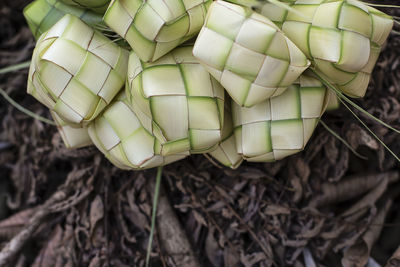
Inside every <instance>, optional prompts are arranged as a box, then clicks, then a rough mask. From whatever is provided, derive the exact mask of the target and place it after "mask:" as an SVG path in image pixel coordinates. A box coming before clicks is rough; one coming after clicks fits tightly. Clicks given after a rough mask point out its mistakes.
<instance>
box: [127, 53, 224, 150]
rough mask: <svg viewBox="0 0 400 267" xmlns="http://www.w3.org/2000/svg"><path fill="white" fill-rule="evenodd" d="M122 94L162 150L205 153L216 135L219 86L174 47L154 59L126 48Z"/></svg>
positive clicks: (219, 126) (220, 97) (219, 121)
mask: <svg viewBox="0 0 400 267" xmlns="http://www.w3.org/2000/svg"><path fill="white" fill-rule="evenodd" d="M126 90H127V96H128V98H129V101H131V102H132V103H133V108H134V110H135V113H136V114H137V116H138V118H139V120H140V122H141V123H142V124H143V126H144V128H145V129H147V130H148V131H149V132H151V133H152V134H153V135H154V136H155V137H156V138H157V139H158V140H159V141H160V142H161V145H162V148H161V154H162V155H164V156H165V155H171V154H174V153H180V152H185V151H190V153H205V152H209V151H211V150H213V149H215V147H216V145H217V144H218V142H219V141H220V140H221V131H222V127H223V115H224V114H223V112H224V89H223V88H222V86H221V85H220V84H219V83H218V82H217V81H216V80H215V79H214V78H212V77H211V76H210V74H209V73H208V72H207V71H206V70H205V69H204V68H203V66H202V65H201V64H200V63H198V61H197V60H196V59H195V58H194V57H193V55H192V46H184V47H179V48H177V49H175V50H173V51H171V52H170V53H168V54H167V55H165V56H164V57H162V58H160V59H159V60H157V61H155V62H153V63H145V62H143V61H140V59H139V58H138V56H137V55H136V54H135V53H134V52H131V54H130V57H129V64H128V82H127V85H126Z"/></svg>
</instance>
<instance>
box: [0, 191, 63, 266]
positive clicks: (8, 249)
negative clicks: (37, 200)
mask: <svg viewBox="0 0 400 267" xmlns="http://www.w3.org/2000/svg"><path fill="white" fill-rule="evenodd" d="M66 197H67V194H66V192H64V191H57V192H56V193H54V195H53V196H52V197H51V198H50V199H48V200H47V201H46V203H45V204H43V205H42V206H41V207H40V208H39V209H38V211H37V212H36V213H35V214H34V215H33V217H32V218H31V220H30V221H29V222H28V225H27V227H26V228H25V229H23V230H22V231H21V232H19V233H18V234H17V235H16V236H15V237H13V238H12V239H11V240H10V241H9V242H8V243H7V244H6V246H5V247H4V248H3V249H2V250H1V252H0V266H6V264H7V263H8V262H9V261H10V259H12V258H14V257H15V256H16V255H17V253H18V252H19V251H20V249H21V248H22V247H23V245H25V243H26V242H27V241H28V239H29V238H30V237H31V236H32V235H33V233H34V232H35V231H36V230H37V229H38V227H39V226H40V225H41V224H42V222H43V220H44V218H46V217H47V216H48V215H49V214H50V213H51V208H50V207H51V206H52V205H53V204H54V203H56V202H59V201H63V200H65V199H66Z"/></svg>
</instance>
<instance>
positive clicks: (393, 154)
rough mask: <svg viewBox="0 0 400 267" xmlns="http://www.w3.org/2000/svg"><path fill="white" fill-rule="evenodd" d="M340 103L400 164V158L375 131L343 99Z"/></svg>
mask: <svg viewBox="0 0 400 267" xmlns="http://www.w3.org/2000/svg"><path fill="white" fill-rule="evenodd" d="M339 100H340V102H342V104H343V105H344V106H345V107H346V108H347V109H348V110H349V111H350V112H351V114H353V116H354V117H355V118H356V119H357V120H358V121H359V122H360V123H361V124H362V125H363V126H364V128H365V129H367V130H368V132H370V133H371V134H372V136H373V137H374V138H375V139H376V140H378V141H379V143H381V145H382V146H383V147H384V148H385V149H386V150H387V151H389V153H390V154H392V156H393V157H394V158H395V159H396V160H397V161H398V162H400V158H399V157H398V156H397V155H396V154H395V153H394V152H393V151H392V150H391V149H390V148H389V147H388V146H387V145H386V144H385V142H383V141H382V140H381V139H380V138H379V137H378V136H377V135H376V134H375V133H374V131H372V130H371V129H370V128H369V127H368V126H367V125H366V124H365V123H364V122H363V121H362V120H361V119H360V118H359V117H358V116H357V114H356V113H354V111H352V110H351V109H350V107H349V106H347V104H346V103H345V102H344V101H343V100H342V99H341V98H339Z"/></svg>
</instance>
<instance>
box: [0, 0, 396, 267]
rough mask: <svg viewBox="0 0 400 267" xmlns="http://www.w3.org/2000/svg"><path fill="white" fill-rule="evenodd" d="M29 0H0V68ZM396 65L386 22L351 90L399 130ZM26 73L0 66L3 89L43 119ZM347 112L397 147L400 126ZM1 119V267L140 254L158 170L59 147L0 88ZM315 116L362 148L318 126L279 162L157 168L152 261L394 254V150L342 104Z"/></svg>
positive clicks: (247, 262)
mask: <svg viewBox="0 0 400 267" xmlns="http://www.w3.org/2000/svg"><path fill="white" fill-rule="evenodd" d="M28 2H29V1H24V0H13V1H9V0H3V1H2V2H1V3H0V68H3V67H7V66H11V65H14V64H17V63H20V62H24V61H27V60H30V57H31V53H32V50H33V48H34V45H35V41H34V38H33V37H32V35H31V33H30V31H29V29H28V27H27V25H26V22H25V20H24V18H23V16H22V8H23V7H24V6H25V5H26V4H27V3H28ZM387 2H390V1H387ZM392 2H393V1H392ZM381 10H384V11H385V12H387V13H389V14H391V15H396V14H397V15H400V11H399V10H398V9H395V8H381ZM399 28H400V27H399V26H398V25H396V26H395V28H394V29H395V30H397V31H398V30H399ZM399 64H400V36H399V35H398V34H396V33H395V32H393V33H392V34H391V35H390V37H389V39H388V42H387V44H386V45H385V46H384V47H383V49H382V53H381V56H380V58H379V61H378V63H377V65H376V67H375V69H374V72H373V75H372V79H371V82H370V85H369V89H368V92H367V95H366V96H365V98H363V99H355V100H354V102H355V103H357V104H358V105H360V106H361V107H363V108H364V109H366V110H367V111H368V112H370V113H371V114H373V115H374V116H376V117H378V118H379V119H381V120H383V121H385V122H386V123H388V124H390V125H391V126H393V127H395V128H397V129H400V67H399ZM27 73H28V71H27V69H23V70H19V71H14V72H9V73H5V74H0V88H1V89H3V90H4V91H5V92H7V94H8V95H9V96H10V97H11V98H13V99H14V100H15V101H17V102H18V103H19V104H20V105H22V106H24V107H26V108H28V109H29V110H31V111H33V112H35V113H36V114H39V115H41V116H43V117H47V118H50V115H49V112H48V110H47V109H46V108H45V107H44V106H42V105H41V104H40V103H38V102H37V101H36V100H35V99H33V98H32V97H31V96H29V95H28V94H27V93H26V81H27ZM353 111H354V109H353ZM354 112H355V113H356V114H357V115H358V116H359V117H360V118H361V120H362V121H363V122H364V123H365V124H366V125H367V126H368V127H370V128H371V130H372V131H373V133H375V134H376V135H377V136H378V137H379V138H381V139H382V140H383V142H384V143H385V144H386V145H387V146H388V147H389V148H390V149H391V150H392V151H393V152H394V153H395V154H396V155H400V135H399V134H398V133H396V132H394V131H391V130H388V129H387V128H385V127H384V126H382V125H381V124H379V123H376V122H374V121H373V120H371V119H370V118H368V117H367V116H365V115H363V114H362V113H360V112H358V111H354ZM0 120H1V123H0V177H1V178H0V248H1V249H2V251H1V252H0V265H1V264H2V266H46V267H47V266H144V265H145V260H146V249H147V244H148V241H149V234H150V222H151V209H152V203H153V200H152V197H153V192H154V191H153V190H154V179H155V176H156V170H154V169H153V170H147V171H139V172H130V171H121V170H118V169H117V168H115V167H113V166H112V165H111V164H110V163H109V162H108V161H107V160H106V159H105V158H104V157H103V156H102V154H101V153H100V152H98V151H97V150H96V149H94V148H93V147H89V148H83V149H78V150H68V149H66V148H65V147H64V145H63V143H62V141H61V138H60V135H59V134H58V133H57V129H56V128H55V127H54V126H52V125H48V124H45V123H43V122H40V121H38V120H35V119H33V118H32V117H30V116H27V115H25V114H23V113H21V112H20V111H18V110H17V109H16V108H15V107H13V106H12V105H10V104H9V103H8V102H7V101H6V100H5V99H4V98H1V97H0ZM322 120H323V121H324V122H325V124H326V125H328V126H329V127H330V128H331V129H333V130H334V131H335V132H336V133H337V134H338V135H340V136H341V137H342V138H343V139H345V140H346V141H347V142H348V144H349V145H350V146H351V147H352V148H353V149H354V150H356V151H357V152H358V153H359V154H361V155H362V156H363V158H360V157H359V156H357V155H356V154H355V153H353V152H352V151H351V150H350V149H349V148H348V147H347V146H346V145H345V144H344V143H343V142H342V141H340V140H339V139H337V138H336V137H335V136H333V135H332V134H330V133H329V132H328V131H327V130H326V129H325V128H324V127H323V126H322V125H321V124H320V125H319V126H318V128H317V130H316V132H315V133H314V135H313V137H312V139H311V140H310V142H309V144H308V145H307V147H306V149H305V150H304V151H303V152H301V153H299V154H297V155H295V156H291V157H289V158H287V159H284V160H281V161H279V162H275V163H264V164H263V163H258V164H257V163H243V164H242V165H241V166H240V167H239V168H238V169H237V170H231V169H228V168H222V167H218V166H215V165H213V164H212V163H211V162H210V161H209V160H208V159H207V158H205V157H203V156H202V155H195V156H191V157H190V158H187V159H185V160H182V161H179V162H177V163H174V164H171V165H168V166H166V167H164V170H163V176H162V187H163V190H162V194H161V199H162V201H163V203H164V204H165V205H161V206H160V209H161V211H159V212H158V216H157V228H156V231H155V237H154V240H153V249H152V253H151V260H150V266H246V267H247V266H340V265H344V266H365V265H366V264H367V262H368V264H371V265H369V266H379V265H385V264H387V266H400V250H398V251H396V249H398V248H399V246H400V238H399V237H400V210H399V208H398V207H399V206H400V182H399V167H400V165H399V162H398V161H396V159H395V158H394V157H393V156H392V155H391V154H390V153H389V152H388V151H387V150H386V149H385V148H384V147H383V146H382V144H380V143H379V142H378V141H377V140H376V139H375V138H374V137H373V136H372V134H371V133H370V132H368V131H367V130H366V129H365V128H364V127H363V126H362V125H361V124H360V122H359V121H357V119H356V118H355V117H354V116H353V115H352V113H350V111H349V110H348V109H347V108H346V107H344V106H343V105H341V107H340V108H339V109H338V110H335V111H330V112H327V113H326V114H325V115H324V116H323V118H322ZM364 157H366V159H365V158H364ZM162 212H164V213H163V214H164V215H162V214H161V213H162ZM163 216H165V217H163ZM174 238H175V239H174ZM10 240H13V242H14V243H12V244H10V243H9V241H10ZM170 240H176V242H168V241H170ZM183 263H185V264H183ZM373 264H379V265H373Z"/></svg>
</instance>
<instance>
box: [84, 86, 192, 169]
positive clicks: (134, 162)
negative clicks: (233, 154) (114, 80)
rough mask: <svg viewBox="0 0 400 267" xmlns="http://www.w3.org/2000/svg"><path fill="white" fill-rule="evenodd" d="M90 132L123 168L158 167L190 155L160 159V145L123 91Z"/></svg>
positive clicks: (105, 152)
mask: <svg viewBox="0 0 400 267" xmlns="http://www.w3.org/2000/svg"><path fill="white" fill-rule="evenodd" d="M88 130H89V135H90V137H91V139H92V141H93V143H94V144H95V145H96V147H97V148H98V149H99V150H100V151H101V152H103V154H104V155H105V156H106V157H107V158H108V159H109V160H110V161H111V162H112V163H113V164H114V165H115V166H117V167H119V168H121V169H134V170H135V169H147V168H152V167H157V166H160V165H166V164H169V163H172V162H174V161H177V160H180V159H183V158H185V157H186V156H188V155H189V153H188V152H186V153H178V154H174V155H171V156H166V157H163V156H161V155H160V152H161V151H160V150H161V146H160V142H158V141H157V139H156V138H155V137H154V136H153V135H152V134H151V133H150V132H148V131H147V130H146V129H145V128H144V127H143V126H142V125H141V123H140V122H139V120H138V118H137V116H136V114H135V113H134V111H133V107H132V104H131V103H129V101H128V100H127V97H126V95H125V92H124V91H123V92H121V93H120V94H119V95H118V96H117V97H116V99H115V100H114V101H113V102H112V103H111V104H110V105H109V106H108V107H107V108H106V109H105V110H104V112H103V113H102V114H101V115H100V116H99V117H98V118H96V119H95V120H94V121H93V122H92V123H91V124H90V125H89V129H88Z"/></svg>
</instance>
